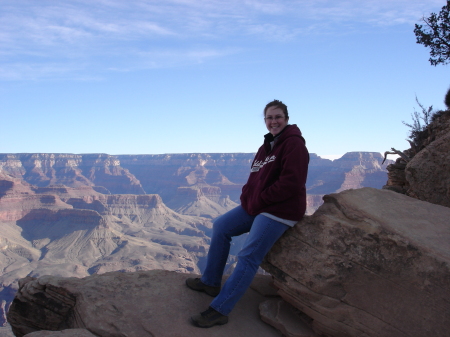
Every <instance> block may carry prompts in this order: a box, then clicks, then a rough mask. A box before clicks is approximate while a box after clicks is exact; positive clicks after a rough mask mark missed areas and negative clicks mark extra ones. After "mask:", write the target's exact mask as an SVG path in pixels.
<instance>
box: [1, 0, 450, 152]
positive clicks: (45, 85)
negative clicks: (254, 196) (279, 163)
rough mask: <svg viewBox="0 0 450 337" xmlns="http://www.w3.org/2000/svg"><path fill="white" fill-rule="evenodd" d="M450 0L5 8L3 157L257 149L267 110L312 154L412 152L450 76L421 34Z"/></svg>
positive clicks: (225, 0)
mask: <svg viewBox="0 0 450 337" xmlns="http://www.w3.org/2000/svg"><path fill="white" fill-rule="evenodd" d="M445 3H446V1H445V0H427V1H424V0H365V1H356V0H347V1H341V0H334V1H328V0H303V1H294V0H292V1H291V0H286V1H268V0H204V1H201V0H197V1H194V0H167V1H151V0H134V1H131V0H130V1H124V0H97V1H94V0H79V1H70V0H59V1H54V0H53V1H47V0H39V1H36V0H34V1H24V0H1V1H0V123H1V124H0V125H1V128H0V153H24V152H26V153H34V152H40V153H41V152H42V153H48V152H56V153H66V152H67V153H109V154H161V153H187V152H204V153H208V152H214V153H217V152H255V151H256V150H257V148H258V147H259V146H260V144H261V143H262V139H263V138H262V136H263V135H264V134H265V133H266V132H267V130H266V129H265V126H264V122H263V119H262V110H263V108H264V106H265V104H266V103H267V102H269V101H271V100H273V99H275V98H276V99H280V100H282V101H283V102H285V103H286V104H287V105H288V108H289V114H290V116H291V118H290V123H292V124H297V125H298V126H299V127H300V129H301V130H302V132H303V135H304V137H305V139H306V142H307V146H308V149H309V151H310V152H312V153H317V154H318V155H321V156H333V155H334V156H338V155H342V154H344V153H346V152H350V151H377V152H384V151H386V150H390V148H391V147H395V148H397V149H401V150H404V149H406V148H408V143H407V142H406V140H405V139H406V138H407V135H408V129H407V127H406V126H404V125H403V124H402V121H407V122H410V121H411V113H413V112H414V109H416V110H419V107H418V106H417V104H416V102H415V97H416V95H417V97H418V98H419V101H420V102H422V104H423V105H425V106H426V107H428V106H430V105H433V106H434V108H436V109H443V108H444V103H443V99H444V95H445V93H446V91H447V90H448V88H449V87H450V76H449V75H450V67H449V66H448V65H447V66H442V65H441V66H437V67H433V66H431V65H430V63H429V61H428V58H429V50H428V49H426V48H425V47H423V46H422V45H418V44H416V42H415V36H414V33H413V29H414V24H415V23H419V22H420V18H421V17H422V16H424V15H425V16H427V15H429V14H430V13H431V12H439V11H440V9H441V8H442V6H444V5H445Z"/></svg>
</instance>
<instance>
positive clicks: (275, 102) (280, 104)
mask: <svg viewBox="0 0 450 337" xmlns="http://www.w3.org/2000/svg"><path fill="white" fill-rule="evenodd" d="M273 106H274V107H277V108H280V109H281V110H283V112H284V117H286V120H287V119H289V114H288V109H287V105H286V104H284V103H283V102H282V101H279V100H277V99H274V100H273V101H272V102H269V103H267V105H266V107H265V108H264V117H266V112H267V109H269V108H270V107H273Z"/></svg>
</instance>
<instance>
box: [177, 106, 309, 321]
mask: <svg viewBox="0 0 450 337" xmlns="http://www.w3.org/2000/svg"><path fill="white" fill-rule="evenodd" d="M264 114H265V119H266V126H267V129H268V130H269V133H268V134H266V135H265V136H264V138H265V140H264V144H263V145H262V146H261V147H260V148H259V150H258V152H257V154H256V156H255V158H254V159H253V163H252V166H251V172H250V176H249V178H248V181H247V183H246V184H245V185H244V187H243V188H242V194H241V198H240V199H241V205H240V206H238V207H236V208H234V209H232V210H230V211H229V212H227V213H225V214H223V215H222V216H220V217H219V218H217V219H216V220H215V221H214V226H213V234H212V237H211V246H210V249H209V252H208V258H207V265H206V268H205V271H204V273H203V275H202V277H201V278H188V279H187V280H186V285H187V286H188V287H189V288H191V289H193V290H196V291H204V292H206V293H207V294H208V295H210V296H213V297H215V299H214V300H213V301H212V302H211V304H210V306H209V308H208V309H207V310H205V311H204V312H202V313H200V314H198V315H194V316H192V317H191V320H192V323H193V324H194V325H196V326H198V327H201V328H209V327H213V326H214V325H222V324H226V323H227V322H228V316H227V315H228V314H229V313H230V312H231V311H232V309H233V308H234V306H235V305H236V303H237V302H238V301H239V299H240V298H241V297H242V296H243V295H244V293H245V292H246V290H247V288H248V287H249V286H250V283H251V282H252V280H253V277H254V276H255V274H256V271H257V270H258V267H259V265H260V264H261V262H262V260H263V258H264V256H265V255H266V254H267V252H268V251H269V250H270V248H271V247H272V245H273V244H274V243H275V242H276V241H277V240H278V239H279V238H280V237H281V235H282V234H283V233H284V232H285V231H286V230H287V229H288V228H289V227H292V226H294V225H295V224H296V223H297V222H298V221H300V220H301V219H302V218H303V216H304V214H305V211H306V177H307V174H308V164H309V153H308V150H307V149H306V146H305V140H304V138H303V137H302V134H301V132H300V129H299V128H298V127H297V126H296V125H288V124H287V121H288V120H289V117H288V112H287V106H286V105H285V104H284V103H283V102H281V101H278V100H274V101H272V102H270V103H268V104H267V105H266V107H265V108H264ZM243 233H249V235H248V237H247V239H246V241H245V243H244V246H243V248H242V250H241V251H240V252H239V254H238V262H237V265H236V268H235V269H234V271H233V273H232V274H231V276H230V277H229V278H228V279H227V281H226V282H225V283H224V286H223V288H221V281H222V276H223V272H224V268H225V264H226V262H227V259H228V254H229V251H230V244H231V238H232V237H235V236H239V235H241V234H243Z"/></svg>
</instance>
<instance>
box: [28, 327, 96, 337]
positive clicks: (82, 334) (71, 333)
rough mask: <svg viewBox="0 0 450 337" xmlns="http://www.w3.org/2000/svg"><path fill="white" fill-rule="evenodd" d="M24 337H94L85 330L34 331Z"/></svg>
mask: <svg viewBox="0 0 450 337" xmlns="http://www.w3.org/2000/svg"><path fill="white" fill-rule="evenodd" d="M25 336H26V337H95V335H93V334H91V333H90V332H89V330H86V329H66V330H62V331H48V330H46V331H36V332H32V333H29V334H26V335H25Z"/></svg>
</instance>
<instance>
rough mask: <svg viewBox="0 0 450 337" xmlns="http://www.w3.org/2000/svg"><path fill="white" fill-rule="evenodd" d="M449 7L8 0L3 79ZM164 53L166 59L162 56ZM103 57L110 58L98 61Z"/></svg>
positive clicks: (233, 46) (197, 58)
mask: <svg viewBox="0 0 450 337" xmlns="http://www.w3.org/2000/svg"><path fill="white" fill-rule="evenodd" d="M444 4H445V0H428V1H426V2H424V1H422V0H365V1H357V0H285V1H270V0H166V1H163V2H161V1H158V0H135V1H123V0H96V1H91V0H89V1H88V0H61V1H57V2H55V1H51V0H40V1H32V0H3V1H2V2H1V3H0V46H1V48H0V61H1V63H0V64H2V66H1V68H0V78H3V79H20V78H21V70H20V69H24V71H22V74H23V76H22V78H28V76H26V75H25V74H26V73H30V72H31V73H33V74H35V75H34V76H35V77H36V78H39V77H40V76H42V77H44V78H46V77H52V76H55V77H57V76H58V74H60V75H61V76H64V77H65V76H67V74H70V73H71V72H77V73H78V74H79V73H80V72H81V73H82V72H83V68H81V69H80V66H79V65H81V64H82V65H84V67H85V68H84V70H85V71H86V73H89V72H91V71H92V70H93V69H94V68H95V67H101V65H102V64H103V66H104V69H103V70H107V69H120V68H121V66H120V64H123V63H124V62H123V61H120V58H121V57H122V58H123V57H127V58H131V59H132V60H133V61H134V68H139V67H143V68H145V67H148V65H149V64H152V65H153V66H154V67H159V66H161V67H164V66H173V65H175V64H176V63H177V62H179V64H184V63H186V62H204V61H205V60H208V59H211V58H217V57H224V56H226V55H230V54H232V53H235V52H236V51H237V50H239V49H240V48H241V47H240V45H239V44H238V43H237V41H243V40H245V39H246V38H248V37H251V40H248V41H249V42H248V43H251V41H275V42H280V43H288V42H289V41H294V40H295V39H296V38H297V37H298V36H304V35H308V34H324V33H326V34H330V33H333V32H335V31H339V32H341V33H342V32H343V30H346V29H348V30H351V29H352V28H353V29H355V27H357V26H358V25H360V24H361V23H364V24H366V25H369V26H375V27H376V26H390V25H405V24H408V25H412V24H413V23H414V22H417V20H418V19H420V17H422V16H423V15H426V14H428V13H429V12H430V11H432V10H436V9H440V7H442V6H443V5H444ZM195 45H203V46H207V47H202V48H195V47H193V46H195ZM162 50H163V51H162ZM164 50H165V51H164ZM164 53H166V57H160V56H158V55H163V54H164ZM143 55H147V57H143ZM150 55H152V56H151V57H150ZM167 55H170V57H167ZM33 58H38V59H39V62H36V60H34V59H33ZM74 59H77V60H78V62H74ZM105 59H107V60H108V62H106V63H105V62H103V61H100V60H105ZM149 59H151V60H152V61H151V62H149V61H148V60H149ZM18 60H19V61H18ZM19 64H20V66H19ZM62 64H64V65H65V66H61V65H62ZM27 65H28V67H27ZM74 65H76V66H75V67H74ZM125 69H129V68H128V67H125ZM44 74H47V76H44Z"/></svg>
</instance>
